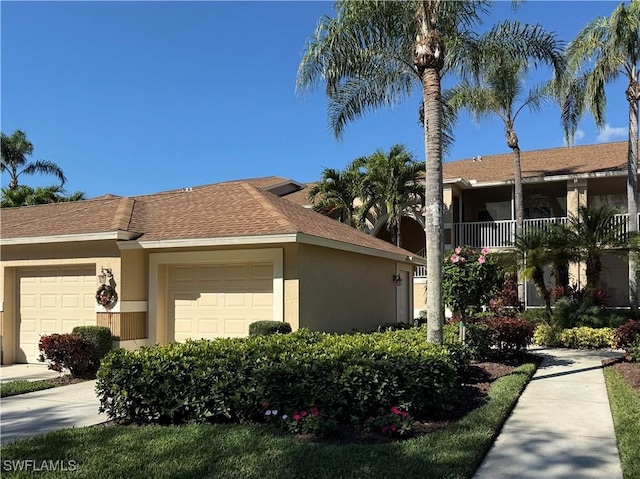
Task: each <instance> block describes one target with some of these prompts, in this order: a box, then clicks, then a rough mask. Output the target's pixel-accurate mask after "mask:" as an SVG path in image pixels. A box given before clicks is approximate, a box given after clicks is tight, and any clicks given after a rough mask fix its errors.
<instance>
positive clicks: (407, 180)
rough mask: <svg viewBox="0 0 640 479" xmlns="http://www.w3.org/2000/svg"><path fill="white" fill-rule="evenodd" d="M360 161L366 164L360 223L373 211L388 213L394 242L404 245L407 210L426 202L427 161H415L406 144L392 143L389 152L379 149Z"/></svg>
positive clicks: (397, 244)
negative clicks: (403, 218)
mask: <svg viewBox="0 0 640 479" xmlns="http://www.w3.org/2000/svg"><path fill="white" fill-rule="evenodd" d="M356 162H358V163H360V164H362V166H363V167H364V177H363V180H362V201H363V204H362V206H361V208H360V224H364V221H365V219H366V216H367V214H368V213H370V212H371V211H372V210H376V211H378V212H380V213H381V214H382V215H384V214H386V215H387V221H386V227H387V230H388V231H390V232H391V233H392V237H393V243H394V244H395V245H396V246H401V245H402V235H401V223H402V216H403V215H404V212H405V209H406V208H407V207H408V206H411V205H413V204H416V203H418V204H422V202H423V201H424V188H423V186H422V184H421V179H422V177H423V175H424V169H425V165H424V163H422V162H417V161H415V160H414V159H413V155H412V154H411V153H410V152H409V151H407V149H406V148H405V147H404V146H403V145H394V146H392V147H391V149H390V150H389V153H385V152H384V151H383V150H377V151H376V152H375V153H373V154H372V155H370V156H367V157H364V158H361V159H359V160H356Z"/></svg>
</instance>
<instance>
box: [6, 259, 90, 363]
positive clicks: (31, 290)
mask: <svg viewBox="0 0 640 479" xmlns="http://www.w3.org/2000/svg"><path fill="white" fill-rule="evenodd" d="M18 278H19V284H18V288H19V312H20V316H19V335H18V348H17V357H16V360H17V361H18V362H35V361H37V357H38V355H39V351H38V342H39V341H40V336H41V335H43V334H53V333H70V332H71V331H72V330H73V328H74V327H76V326H82V325H93V324H96V315H95V298H94V294H95V289H96V279H95V266H94V265H86V266H71V267H50V268H24V269H21V270H20V271H19V274H18Z"/></svg>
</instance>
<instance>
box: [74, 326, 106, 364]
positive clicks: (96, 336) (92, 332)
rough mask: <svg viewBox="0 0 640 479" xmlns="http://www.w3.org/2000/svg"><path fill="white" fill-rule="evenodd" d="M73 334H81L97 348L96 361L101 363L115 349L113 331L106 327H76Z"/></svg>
mask: <svg viewBox="0 0 640 479" xmlns="http://www.w3.org/2000/svg"><path fill="white" fill-rule="evenodd" d="M72 334H79V335H80V336H82V337H83V338H85V339H87V340H89V341H91V342H92V343H93V344H94V346H95V347H96V359H97V360H98V361H100V360H101V359H102V358H104V357H105V356H106V355H107V353H109V351H111V349H112V347H113V337H112V335H111V330H110V329H109V328H107V327H106V326H76V327H75V328H73V331H72Z"/></svg>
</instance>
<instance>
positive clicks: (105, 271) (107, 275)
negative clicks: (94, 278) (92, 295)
mask: <svg viewBox="0 0 640 479" xmlns="http://www.w3.org/2000/svg"><path fill="white" fill-rule="evenodd" d="M111 278H113V273H112V272H111V268H105V267H104V266H103V267H102V268H101V273H100V274H99V275H98V281H100V283H101V284H105V283H106V282H107V280H110V279H111Z"/></svg>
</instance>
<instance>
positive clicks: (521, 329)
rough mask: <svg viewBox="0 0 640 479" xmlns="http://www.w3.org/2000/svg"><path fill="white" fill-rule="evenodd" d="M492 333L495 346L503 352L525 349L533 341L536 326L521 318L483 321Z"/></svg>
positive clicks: (497, 318)
mask: <svg viewBox="0 0 640 479" xmlns="http://www.w3.org/2000/svg"><path fill="white" fill-rule="evenodd" d="M482 324H485V325H486V326H487V327H488V328H489V330H490V331H491V339H492V342H493V345H494V346H496V347H497V348H498V349H500V350H502V351H505V350H507V351H514V350H515V351H518V350H522V349H525V348H526V347H527V346H528V345H530V344H531V343H532V341H533V332H534V330H535V326H534V325H533V323H531V322H529V321H527V320H526V319H520V318H500V317H494V318H485V319H483V320H482Z"/></svg>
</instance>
